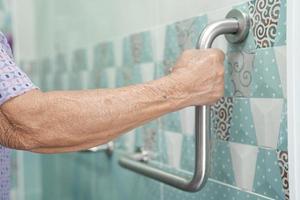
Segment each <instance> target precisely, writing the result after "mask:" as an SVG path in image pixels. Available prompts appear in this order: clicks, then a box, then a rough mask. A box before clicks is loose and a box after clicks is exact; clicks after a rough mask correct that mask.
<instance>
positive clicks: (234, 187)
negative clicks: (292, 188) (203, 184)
mask: <svg viewBox="0 0 300 200" xmlns="http://www.w3.org/2000/svg"><path fill="white" fill-rule="evenodd" d="M208 180H209V181H211V182H214V183H217V184H220V185H223V186H225V187H229V188H232V189H235V190H239V191H241V192H246V193H249V194H252V195H256V196H259V197H262V198H265V199H268V200H274V199H272V198H270V197H266V196H264V195H261V194H258V193H255V192H252V191H246V190H243V189H241V188H239V187H236V186H233V185H229V184H226V183H223V182H221V181H218V180H215V179H211V178H209V179H208Z"/></svg>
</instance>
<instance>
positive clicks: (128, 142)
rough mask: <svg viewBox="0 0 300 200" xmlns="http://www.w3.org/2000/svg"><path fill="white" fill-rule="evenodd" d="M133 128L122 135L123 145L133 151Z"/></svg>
mask: <svg viewBox="0 0 300 200" xmlns="http://www.w3.org/2000/svg"><path fill="white" fill-rule="evenodd" d="M135 132H136V131H135V129H134V130H132V131H129V132H128V133H126V134H125V135H124V136H123V137H124V146H125V147H126V150H128V151H130V152H134V150H135Z"/></svg>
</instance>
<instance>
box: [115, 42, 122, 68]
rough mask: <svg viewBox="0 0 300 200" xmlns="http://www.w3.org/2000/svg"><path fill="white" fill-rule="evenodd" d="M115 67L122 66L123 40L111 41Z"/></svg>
mask: <svg viewBox="0 0 300 200" xmlns="http://www.w3.org/2000/svg"><path fill="white" fill-rule="evenodd" d="M113 47H114V56H115V65H116V66H122V64H123V39H122V38H116V39H114V40H113Z"/></svg>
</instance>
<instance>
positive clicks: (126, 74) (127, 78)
mask: <svg viewBox="0 0 300 200" xmlns="http://www.w3.org/2000/svg"><path fill="white" fill-rule="evenodd" d="M133 71H134V69H133V68H131V67H121V68H119V69H118V71H117V87H124V86H128V85H132V84H134V83H135V80H134V76H135V73H134V72H133Z"/></svg>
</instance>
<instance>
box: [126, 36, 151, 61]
mask: <svg viewBox="0 0 300 200" xmlns="http://www.w3.org/2000/svg"><path fill="white" fill-rule="evenodd" d="M143 62H153V50H152V41H151V34H150V32H142V33H137V34H133V35H130V36H128V37H126V38H125V39H124V41H123V65H126V66H129V65H132V64H139V63H143Z"/></svg>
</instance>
